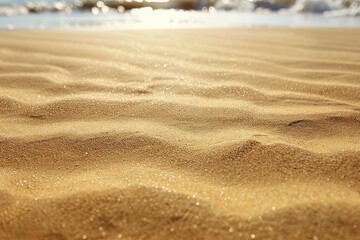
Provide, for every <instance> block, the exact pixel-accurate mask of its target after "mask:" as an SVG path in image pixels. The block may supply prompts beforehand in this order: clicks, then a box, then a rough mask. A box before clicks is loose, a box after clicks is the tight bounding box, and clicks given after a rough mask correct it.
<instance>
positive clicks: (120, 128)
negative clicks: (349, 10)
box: [0, 29, 360, 240]
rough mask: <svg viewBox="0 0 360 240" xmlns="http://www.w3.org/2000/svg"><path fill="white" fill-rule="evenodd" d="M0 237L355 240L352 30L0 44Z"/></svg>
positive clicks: (357, 84) (357, 137)
mask: <svg viewBox="0 0 360 240" xmlns="http://www.w3.org/2000/svg"><path fill="white" fill-rule="evenodd" d="M0 239H2V240H3V239H4V240H7V239H9V240H13V239H14V240H16V239H19V240H20V239H21V240H28V239H49V240H64V239H69V240H70V239H71V240H72V239H113V240H115V239H155V240H157V239H160V240H161V239H164V240H165V239H166V240H170V239H180V240H182V239H184V240H185V239H190V240H191V239H220V240H226V239H250V240H251V239H255V240H256V239H274V240H275V239H276V240H281V239H289V240H296V239H301V240H303V239H304V240H325V239H339V240H356V239H360V31H359V30H324V29H313V30H306V29H293V30H292V29H187V30H186V29H174V30H132V31H131V30H127V31H125V30H117V31H114V30H112V31H109V30H86V31H85V30H81V31H61V30H53V31H51V30H48V31H13V32H10V31H9V32H1V33H0Z"/></svg>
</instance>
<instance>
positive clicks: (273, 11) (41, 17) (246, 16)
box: [0, 0, 360, 30]
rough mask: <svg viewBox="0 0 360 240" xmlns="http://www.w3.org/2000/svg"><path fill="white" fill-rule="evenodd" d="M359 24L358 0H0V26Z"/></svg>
mask: <svg viewBox="0 0 360 240" xmlns="http://www.w3.org/2000/svg"><path fill="white" fill-rule="evenodd" d="M225 26H226V27H228V26H230V27H231V26H234V27H235V26H249V27H252V26H269V27H274V26H275V27H284V26H287V27H348V28H353V27H356V28H358V27H360V0H101V1H98V0H61V1H59V0H32V1H28V0H0V28H1V29H8V30H12V29H18V28H20V29H43V28H84V27H92V28H94V27H101V28H107V27H109V28H169V27H170V28H176V27H225Z"/></svg>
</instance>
